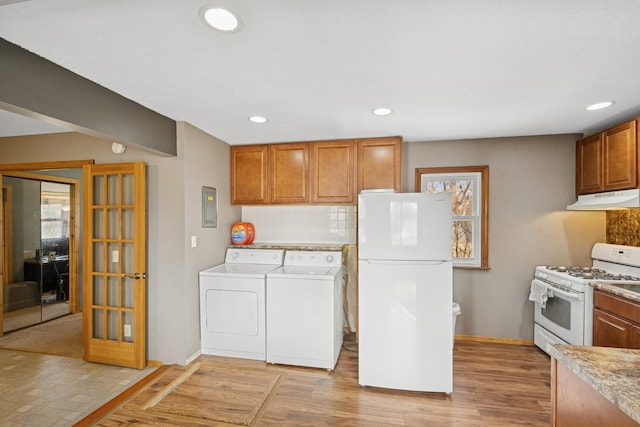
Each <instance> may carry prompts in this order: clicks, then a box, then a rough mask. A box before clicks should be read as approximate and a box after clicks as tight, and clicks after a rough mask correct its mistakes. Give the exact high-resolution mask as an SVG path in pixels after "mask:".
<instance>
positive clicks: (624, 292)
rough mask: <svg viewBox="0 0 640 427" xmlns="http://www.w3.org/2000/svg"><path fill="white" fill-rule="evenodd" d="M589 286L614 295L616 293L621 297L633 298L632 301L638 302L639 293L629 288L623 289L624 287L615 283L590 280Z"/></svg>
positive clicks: (639, 298) (639, 300)
mask: <svg viewBox="0 0 640 427" xmlns="http://www.w3.org/2000/svg"><path fill="white" fill-rule="evenodd" d="M591 286H593V287H594V288H596V289H600V290H603V291H607V292H609V293H612V294H614V295H618V296H621V297H625V298H629V299H630V300H633V301H638V302H640V293H638V292H634V291H632V290H629V289H625V288H623V287H620V286H617V285H615V284H611V283H601V282H591Z"/></svg>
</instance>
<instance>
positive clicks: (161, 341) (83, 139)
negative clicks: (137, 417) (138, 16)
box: [0, 123, 241, 364]
mask: <svg viewBox="0 0 640 427" xmlns="http://www.w3.org/2000/svg"><path fill="white" fill-rule="evenodd" d="M111 142H112V141H105V140H101V139H97V138H93V137H89V136H86V135H81V134H77V133H64V134H55V135H43V136H39V137H15V138H0V162H1V163H25V162H43V161H55V160H81V159H95V161H96V163H118V162H132V161H143V162H146V163H147V166H148V181H147V194H148V223H147V227H148V249H147V257H148V271H147V273H148V279H147V285H148V330H149V333H148V359H150V360H159V361H161V362H162V363H165V364H171V363H179V364H184V363H186V362H187V361H188V360H189V359H190V358H191V357H193V355H194V354H196V353H197V352H198V351H199V349H200V329H199V327H200V326H199V325H200V324H199V319H200V314H199V304H198V301H199V290H198V274H197V272H198V271H199V269H200V268H202V267H204V266H209V265H214V264H218V263H221V262H222V261H223V259H224V251H225V248H226V247H227V246H228V242H229V230H230V228H231V225H232V224H233V223H234V222H236V221H239V220H240V218H241V212H240V208H237V207H231V206H230V205H229V193H228V191H229V175H230V171H229V147H228V145H227V144H226V143H224V142H222V141H220V140H218V139H216V138H214V137H211V136H209V135H206V134H204V133H202V132H200V131H199V130H197V129H195V128H193V127H192V126H190V125H187V124H184V123H179V124H178V144H179V155H178V157H166V156H160V155H157V154H155V153H153V152H149V151H143V150H140V149H136V148H134V147H128V148H127V151H126V152H125V153H124V154H123V155H115V154H113V153H112V152H111ZM203 185H205V186H209V187H216V188H218V190H219V193H218V195H219V224H218V228H217V229H203V228H201V226H200V224H201V222H200V187H201V186H203ZM191 235H196V236H197V241H198V245H197V247H196V248H191V245H190V242H191V237H190V236H191Z"/></svg>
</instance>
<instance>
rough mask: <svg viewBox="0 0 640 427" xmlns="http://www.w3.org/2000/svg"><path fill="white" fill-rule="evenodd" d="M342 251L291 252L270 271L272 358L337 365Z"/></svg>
mask: <svg viewBox="0 0 640 427" xmlns="http://www.w3.org/2000/svg"><path fill="white" fill-rule="evenodd" d="M342 275H343V273H342V252H341V251H286V253H285V261H284V266H282V267H280V268H278V269H276V270H273V271H271V272H269V273H267V362H268V363H281V364H286V365H297V366H309V367H314V368H326V369H328V370H331V369H333V368H334V367H335V365H336V362H337V360H338V356H339V355H340V349H341V348H342V321H343V313H342V292H343V287H342V286H343V280H342Z"/></svg>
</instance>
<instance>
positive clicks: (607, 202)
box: [567, 188, 640, 211]
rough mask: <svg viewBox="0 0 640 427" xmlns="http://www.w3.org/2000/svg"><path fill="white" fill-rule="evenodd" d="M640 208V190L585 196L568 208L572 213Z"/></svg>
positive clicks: (579, 197)
mask: <svg viewBox="0 0 640 427" xmlns="http://www.w3.org/2000/svg"><path fill="white" fill-rule="evenodd" d="M627 208H640V189H637V188H634V189H632V190H622V191H611V192H608V193H595V194H583V195H581V196H578V201H577V202H575V203H574V204H572V205H569V206H567V209H568V210H570V211H605V210H611V209H627Z"/></svg>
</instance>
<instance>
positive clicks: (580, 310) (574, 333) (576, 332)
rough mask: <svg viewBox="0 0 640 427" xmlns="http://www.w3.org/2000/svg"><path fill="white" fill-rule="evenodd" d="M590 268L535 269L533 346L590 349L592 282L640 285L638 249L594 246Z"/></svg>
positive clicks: (532, 299) (551, 267)
mask: <svg viewBox="0 0 640 427" xmlns="http://www.w3.org/2000/svg"><path fill="white" fill-rule="evenodd" d="M591 259H592V263H593V264H592V265H591V266H589V267H575V266H570V267H568V266H538V267H536V268H535V272H534V279H533V280H532V282H531V293H530V295H529V299H530V300H531V301H534V303H535V306H534V322H535V323H534V342H535V344H536V345H537V346H538V347H540V348H541V349H542V350H544V351H547V350H546V346H547V344H549V343H551V344H572V345H591V344H592V338H593V287H592V285H591V283H592V282H604V283H640V248H638V247H634V246H623V245H612V244H606V243H596V244H595V245H594V246H593V249H592V250H591Z"/></svg>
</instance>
